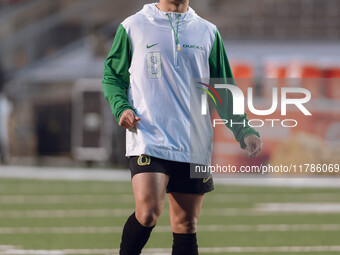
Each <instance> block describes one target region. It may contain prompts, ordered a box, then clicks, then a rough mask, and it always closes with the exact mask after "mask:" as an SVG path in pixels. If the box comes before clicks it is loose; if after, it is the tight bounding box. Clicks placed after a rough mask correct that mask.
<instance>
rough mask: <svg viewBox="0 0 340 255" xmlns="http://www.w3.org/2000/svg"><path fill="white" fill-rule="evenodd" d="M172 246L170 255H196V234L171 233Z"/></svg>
mask: <svg viewBox="0 0 340 255" xmlns="http://www.w3.org/2000/svg"><path fill="white" fill-rule="evenodd" d="M173 236H174V244H173V245H172V255H198V246H197V238H196V233H194V234H176V233H173Z"/></svg>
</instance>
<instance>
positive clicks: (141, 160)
mask: <svg viewBox="0 0 340 255" xmlns="http://www.w3.org/2000/svg"><path fill="white" fill-rule="evenodd" d="M150 163H151V158H150V156H149V155H145V154H142V155H140V156H139V157H138V159H137V164H138V165H140V166H146V165H150Z"/></svg>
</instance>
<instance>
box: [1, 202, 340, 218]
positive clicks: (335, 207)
mask: <svg viewBox="0 0 340 255" xmlns="http://www.w3.org/2000/svg"><path fill="white" fill-rule="evenodd" d="M132 212H133V209H132V208H127V209H64V210H1V211H0V218H74V217H86V218H89V217H91V218H92V217H93V218H101V217H126V216H127V215H130V214H131V213H132ZM292 213H293V214H295V215H296V214H340V203H261V204H255V206H254V207H253V208H205V207H203V208H202V212H201V216H272V215H290V214H292ZM162 214H163V215H169V211H168V210H164V212H163V213H162Z"/></svg>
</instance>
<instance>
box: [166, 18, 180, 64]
mask: <svg viewBox="0 0 340 255" xmlns="http://www.w3.org/2000/svg"><path fill="white" fill-rule="evenodd" d="M166 16H168V19H169V22H170V26H171V30H172V31H171V34H172V38H173V42H174V47H173V51H174V66H175V67H178V52H180V51H181V44H180V42H179V38H178V27H179V21H180V19H181V16H182V15H181V14H178V17H177V22H176V30H175V27H174V25H173V24H172V21H171V18H170V16H169V14H168V13H167V14H166Z"/></svg>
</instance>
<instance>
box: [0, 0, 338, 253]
mask: <svg viewBox="0 0 340 255" xmlns="http://www.w3.org/2000/svg"><path fill="white" fill-rule="evenodd" d="M148 2H149V1H145V0H138V1H133V0H125V1H118V0H58V1H55V0H0V56H1V58H0V178H1V179H0V208H1V209H0V254H115V253H116V252H117V251H116V250H114V249H117V248H118V246H119V238H120V230H121V226H122V224H123V223H124V221H125V217H126V215H128V214H129V213H130V212H131V211H132V208H133V199H132V193H131V188H130V185H127V183H126V181H128V180H129V173H128V171H126V170H125V171H121V170H117V169H127V159H126V158H125V157H124V153H125V131H124V130H123V129H121V128H119V127H118V125H117V124H116V123H115V122H114V121H113V117H112V116H111V113H110V109H109V105H108V104H107V103H106V102H105V99H104V97H103V95H102V91H101V85H100V80H101V77H102V70H103V63H104V59H105V57H106V55H107V53H108V51H109V49H110V47H111V44H112V40H113V36H114V33H115V30H116V28H117V27H118V25H119V23H120V22H121V21H122V20H123V19H124V18H126V17H127V16H129V15H131V14H133V13H135V12H136V11H138V10H139V9H140V8H141V7H142V6H143V4H145V3H148ZM190 5H191V6H192V7H193V9H195V10H196V12H197V13H198V14H199V15H201V16H202V17H203V18H206V19H207V20H209V21H211V22H213V23H215V24H216V25H217V26H218V28H219V30H220V32H221V34H222V37H223V38H224V40H225V47H226V49H227V52H228V55H229V58H230V62H231V65H232V69H233V72H234V75H235V77H236V78H237V79H238V81H239V82H238V85H239V86H240V87H241V88H242V89H243V90H244V91H245V90H246V88H247V87H249V86H251V87H254V89H255V94H256V98H257V102H260V104H259V105H265V106H267V107H268V106H269V105H270V100H271V93H270V92H269V91H270V89H271V88H272V86H274V85H273V84H276V85H278V86H279V87H284V86H290V84H291V83H292V82H293V83H294V84H295V85H296V84H298V86H301V87H306V88H308V89H309V90H310V91H311V92H312V97H313V99H312V101H311V102H310V104H309V107H310V109H311V112H312V114H313V116H312V117H309V118H306V117H304V116H303V115H301V113H298V112H297V111H296V110H294V109H292V110H289V112H288V114H287V118H292V119H297V120H298V121H299V126H298V127H296V128H291V129H287V128H280V127H279V128H276V129H272V128H262V129H259V131H260V133H261V135H262V139H263V141H264V148H263V153H262V154H261V156H260V157H258V158H256V159H248V158H247V154H246V153H245V152H244V151H242V150H241V149H239V148H238V145H237V144H236V143H235V142H234V140H233V138H232V136H231V133H230V132H229V131H228V130H226V129H225V128H223V129H222V128H221V129H220V128H217V129H216V130H215V131H216V132H215V134H216V135H215V145H216V146H215V148H216V150H215V151H214V161H215V162H218V163H220V164H232V165H236V166H240V165H260V164H266V163H268V162H269V163H272V164H281V163H287V162H289V163H297V164H300V163H332V164H336V163H337V164H339V162H340V156H339V155H340V104H339V103H340V90H339V83H340V19H339V16H340V1H338V0H256V1H254V0H192V1H191V3H190ZM249 117H250V118H252V117H253V118H255V116H252V115H251V114H249ZM256 118H258V117H256ZM271 118H280V116H278V115H275V114H274V115H272V116H271ZM84 168H86V169H84ZM99 169H102V170H99ZM103 169H104V170H103ZM114 169H116V171H113V170H114ZM55 179H56V180H55ZM326 180H327V181H325V180H323V179H321V178H319V179H314V180H312V181H306V180H305V179H299V180H295V179H286V180H284V181H282V180H281V181H280V180H279V179H268V178H262V179H261V178H254V179H251V180H249V179H237V180H232V181H230V180H228V179H224V180H219V181H218V183H219V184H218V185H217V190H216V192H214V193H212V194H209V195H208V196H207V199H206V201H205V202H206V204H205V208H204V209H203V212H202V218H201V221H200V224H201V225H202V227H201V234H200V240H201V245H202V247H203V249H202V252H204V253H206V254H208V253H211V254H215V253H220V254H233V253H235V254H236V253H237V254H238V253H241V254H242V253H243V254H263V253H267V254H270V253H274V254H301V253H305V254H314V255H317V254H320V255H321V254H322V255H325V254H340V243H339V240H338V239H339V238H338V237H339V236H340V220H339V219H340V217H339V216H340V200H339V198H340V196H339V195H340V185H339V183H338V182H337V180H331V179H326ZM306 183H307V184H306ZM225 184H227V185H225ZM254 185H256V186H254ZM165 210H166V209H165ZM168 226H169V220H168V214H167V213H166V212H165V213H164V215H163V216H162V218H161V220H160V223H159V230H158V231H159V233H157V234H154V235H153V239H152V240H151V243H150V244H149V245H148V247H153V248H157V247H158V248H161V249H159V250H155V249H148V250H147V253H150V254H169V250H168V249H169V248H170V245H171V239H170V235H169V233H168V232H167V231H168V230H169V227H168ZM212 233H213V234H212ZM215 236H216V237H215ZM204 247H205V248H204ZM214 247H215V248H214ZM216 247H219V248H216ZM254 247H257V248H254ZM45 249H49V250H51V251H46V250H45ZM65 249H67V250H65ZM95 249H99V250H95ZM44 250H45V251H44Z"/></svg>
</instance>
